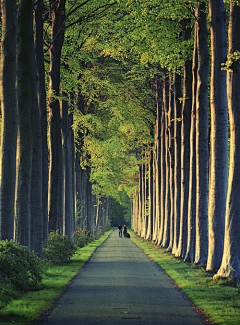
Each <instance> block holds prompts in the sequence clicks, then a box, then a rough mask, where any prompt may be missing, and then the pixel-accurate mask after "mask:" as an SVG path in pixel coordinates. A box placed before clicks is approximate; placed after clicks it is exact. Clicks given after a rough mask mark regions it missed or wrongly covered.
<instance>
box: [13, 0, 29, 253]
mask: <svg viewBox="0 0 240 325" xmlns="http://www.w3.org/2000/svg"><path fill="white" fill-rule="evenodd" d="M31 17H32V1H31V0H22V1H20V2H19V4H18V17H17V21H18V32H17V102H18V125H19V128H18V141H17V158H16V159H17V174H16V197H15V200H16V201H15V238H14V239H15V241H16V242H18V243H20V244H21V245H24V246H28V247H29V249H31V247H30V198H31V172H32V128H31V117H30V56H29V54H30V37H29V32H30V26H31V23H30V22H31ZM26 35H27V37H26Z"/></svg>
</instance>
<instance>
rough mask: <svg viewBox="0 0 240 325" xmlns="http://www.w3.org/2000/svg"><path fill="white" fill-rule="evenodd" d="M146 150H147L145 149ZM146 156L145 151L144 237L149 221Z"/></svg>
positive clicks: (145, 236)
mask: <svg viewBox="0 0 240 325" xmlns="http://www.w3.org/2000/svg"><path fill="white" fill-rule="evenodd" d="M146 151H147V150H146ZM147 160H148V156H147V153H146V152H145V175H144V187H145V198H144V225H143V231H144V238H145V239H146V238H147V229H148V222H149V182H148V177H149V176H148V175H149V169H148V164H147Z"/></svg>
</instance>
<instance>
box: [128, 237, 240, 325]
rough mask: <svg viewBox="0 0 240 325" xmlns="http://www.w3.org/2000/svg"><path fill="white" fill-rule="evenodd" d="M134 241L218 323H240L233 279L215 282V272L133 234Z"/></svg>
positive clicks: (239, 295)
mask: <svg viewBox="0 0 240 325" xmlns="http://www.w3.org/2000/svg"><path fill="white" fill-rule="evenodd" d="M129 233H130V234H131V239H132V241H133V242H134V243H135V244H136V245H137V246H139V247H140V248H142V249H143V250H144V252H145V253H146V254H147V255H148V256H149V257H150V258H151V259H153V260H154V261H155V262H157V263H158V264H159V265H160V266H161V267H162V268H163V269H164V270H165V272H166V273H167V274H168V275H169V276H170V277H171V278H172V279H173V280H174V282H175V283H176V284H177V286H178V287H180V288H181V289H182V291H183V292H184V293H185V294H186V295H187V297H188V298H189V299H190V300H191V301H192V302H193V303H194V304H195V305H196V306H197V307H199V308H200V309H201V310H202V311H203V312H204V313H205V314H206V315H208V316H209V318H210V320H211V321H212V322H213V323H214V324H221V325H223V324H224V325H239V324H240V286H239V285H237V284H236V283H234V281H233V280H232V279H226V280H223V279H217V280H213V279H212V277H213V274H214V273H212V272H206V271H205V269H204V268H203V267H201V266H199V265H196V264H191V263H186V262H183V260H182V259H179V258H175V257H174V256H173V255H172V254H171V253H169V252H166V250H165V249H163V248H160V247H158V246H156V245H155V243H152V242H150V241H146V240H144V239H142V238H140V237H139V236H137V235H136V234H135V233H134V232H133V231H129Z"/></svg>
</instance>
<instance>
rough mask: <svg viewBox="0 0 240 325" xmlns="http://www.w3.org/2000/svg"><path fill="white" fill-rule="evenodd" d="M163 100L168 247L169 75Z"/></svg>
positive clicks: (166, 237)
mask: <svg viewBox="0 0 240 325" xmlns="http://www.w3.org/2000/svg"><path fill="white" fill-rule="evenodd" d="M163 102H164V110H165V165H166V175H165V177H166V192H165V193H166V194H165V210H164V211H165V213H164V228H163V239H162V247H164V248H167V247H168V245H169V236H170V212H171V211H170V209H171V206H170V152H169V130H168V128H169V77H168V78H167V79H165V87H164V93H163Z"/></svg>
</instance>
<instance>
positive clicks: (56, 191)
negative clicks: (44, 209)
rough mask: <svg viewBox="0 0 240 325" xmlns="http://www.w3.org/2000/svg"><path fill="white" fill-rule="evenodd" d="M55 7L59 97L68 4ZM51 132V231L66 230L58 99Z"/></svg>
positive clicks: (53, 84)
mask: <svg viewBox="0 0 240 325" xmlns="http://www.w3.org/2000/svg"><path fill="white" fill-rule="evenodd" d="M51 5H53V11H52V17H51V18H52V35H51V40H52V44H51V47H50V72H49V77H50V83H49V90H50V93H52V94H54V95H56V96H59V86H60V61H61V50H62V46H63V41H64V30H65V24H64V21H65V0H59V1H57V3H55V1H54V0H51ZM49 131H50V139H49V140H50V166H49V199H48V202H49V203H48V209H49V230H57V229H60V230H62V224H63V221H62V213H63V212H62V208H63V203H62V202H63V176H62V150H61V149H62V143H61V119H60V105H59V100H58V99H57V98H53V97H50V99H49Z"/></svg>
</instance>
